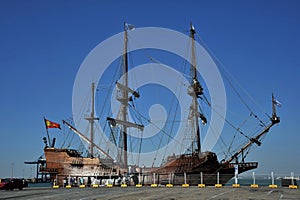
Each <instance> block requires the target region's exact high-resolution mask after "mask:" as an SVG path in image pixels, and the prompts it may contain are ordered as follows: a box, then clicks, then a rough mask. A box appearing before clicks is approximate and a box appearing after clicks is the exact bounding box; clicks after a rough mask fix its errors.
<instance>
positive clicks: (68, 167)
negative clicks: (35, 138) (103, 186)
mask: <svg viewBox="0 0 300 200" xmlns="http://www.w3.org/2000/svg"><path fill="white" fill-rule="evenodd" d="M44 153H45V158H46V163H45V165H42V166H41V167H40V172H46V173H49V174H51V179H52V180H55V181H56V184H58V185H62V184H63V180H64V179H69V178H73V179H78V178H79V177H80V178H83V179H84V180H85V182H87V179H88V178H89V177H102V178H108V177H116V176H117V175H118V174H120V171H121V169H120V168H117V167H115V166H113V161H112V160H111V159H101V161H100V159H99V158H93V157H82V156H81V155H80V154H79V153H78V152H77V151H76V150H72V149H59V148H53V147H45V148H44Z"/></svg>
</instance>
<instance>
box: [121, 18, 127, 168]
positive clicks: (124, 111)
mask: <svg viewBox="0 0 300 200" xmlns="http://www.w3.org/2000/svg"><path fill="white" fill-rule="evenodd" d="M127 43H128V35H127V28H126V23H125V22H124V54H123V80H122V83H123V85H124V86H125V88H128V55H127ZM122 99H123V101H122V102H121V110H120V112H121V120H122V121H124V122H127V106H128V92H127V91H126V90H122ZM121 130H122V134H123V162H124V163H123V165H124V168H127V166H128V160H127V125H126V124H123V125H122V129H121Z"/></svg>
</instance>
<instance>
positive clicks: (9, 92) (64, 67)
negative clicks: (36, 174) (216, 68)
mask: <svg viewBox="0 0 300 200" xmlns="http://www.w3.org/2000/svg"><path fill="white" fill-rule="evenodd" d="M299 10H300V2H299V1H297V0H294V1H293V0H288V1H284V0H281V1H275V0H274V1H268V0H264V1H260V0H256V1H238V0H236V1H230V0H229V1H219V0H216V1H191V0H186V1H176V0H175V1H162V0H151V1H148V0H146V1H130V0H129V1H116V0H113V1H92V0H89V1H58V0H54V1H37V0H36V1H33V0H28V1H21V0H1V1H0V27H1V28H0V69H1V75H0V77H1V78H0V91H1V104H0V135H1V139H0V146H1V151H0V177H8V176H10V175H11V166H12V163H14V176H23V175H24V176H25V177H28V176H30V175H31V172H30V167H29V166H25V165H24V164H23V162H24V161H32V160H36V159H37V158H38V157H39V156H40V155H41V154H42V151H43V146H44V144H43V142H42V137H44V136H45V127H44V123H43V116H46V117H47V118H49V119H51V120H53V121H60V120H61V119H65V118H68V117H70V116H71V114H72V107H71V106H72V89H73V83H74V80H75V76H76V73H77V70H78V69H79V67H80V65H81V63H82V61H83V60H84V58H85V57H86V56H87V54H88V53H89V52H90V51H91V50H92V49H93V48H94V47H95V46H96V45H98V44H99V43H100V42H101V41H103V40H105V39H107V38H108V37H110V36H112V35H114V34H116V33H119V32H121V31H122V26H123V22H124V21H127V22H129V23H132V24H134V25H135V26H136V27H147V26H154V27H165V28H170V29H174V30H177V31H180V32H184V31H185V30H187V27H188V23H189V22H190V21H191V20H192V21H193V23H194V25H195V26H196V27H197V30H198V33H199V34H200V35H201V37H202V39H203V40H204V41H205V43H206V44H207V45H208V46H209V48H210V49H211V50H212V51H213V52H214V54H215V55H216V56H217V57H218V58H219V60H221V61H222V63H223V64H224V65H225V66H226V68H227V69H228V70H229V71H230V72H231V74H234V75H235V77H238V79H239V81H240V83H241V84H242V85H243V86H244V88H246V89H247V91H248V92H249V93H250V94H252V96H253V97H255V98H256V99H258V101H259V102H262V104H263V105H264V106H269V104H268V103H269V100H270V94H271V92H274V93H275V94H276V96H277V97H278V99H279V100H280V101H281V102H282V104H283V106H282V108H280V109H279V114H280V116H281V119H282V122H281V124H280V125H279V126H277V127H275V128H274V129H273V130H272V131H271V133H270V134H269V135H268V136H267V138H266V139H265V141H264V143H263V145H262V146H261V147H260V148H257V149H256V150H255V151H254V152H252V154H251V158H252V159H253V160H257V161H259V163H260V167H259V169H258V172H261V173H269V172H270V171H271V170H273V171H274V172H275V173H276V172H277V173H286V174H287V175H288V174H289V173H290V172H291V171H294V172H295V173H296V174H298V175H299V174H300V171H299V169H300V160H299V159H298V157H299V156H298V153H299V141H300V132H299V122H298V118H299V111H300V109H299V99H300V94H299V86H300V85H299V75H300V69H299V66H300V61H299V53H300V51H299V46H300V39H299V35H300V22H299V19H300V12H299ZM266 110H267V109H266ZM51 131H52V134H59V132H58V131H56V130H51Z"/></svg>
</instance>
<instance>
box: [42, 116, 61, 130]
mask: <svg viewBox="0 0 300 200" xmlns="http://www.w3.org/2000/svg"><path fill="white" fill-rule="evenodd" d="M44 121H45V125H46V128H47V129H48V128H59V129H61V128H60V124H58V123H55V122H51V121H50V120H48V119H46V118H44Z"/></svg>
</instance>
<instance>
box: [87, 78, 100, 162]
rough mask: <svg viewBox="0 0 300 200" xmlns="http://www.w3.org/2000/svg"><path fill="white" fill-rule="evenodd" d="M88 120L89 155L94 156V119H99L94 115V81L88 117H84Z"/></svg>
mask: <svg viewBox="0 0 300 200" xmlns="http://www.w3.org/2000/svg"><path fill="white" fill-rule="evenodd" d="M85 119H86V120H88V121H89V122H90V132H91V138H90V141H91V143H90V149H89V152H90V156H91V157H93V156H94V121H95V120H99V118H97V117H95V83H94V82H93V83H92V111H91V114H90V116H89V117H86V118H85Z"/></svg>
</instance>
